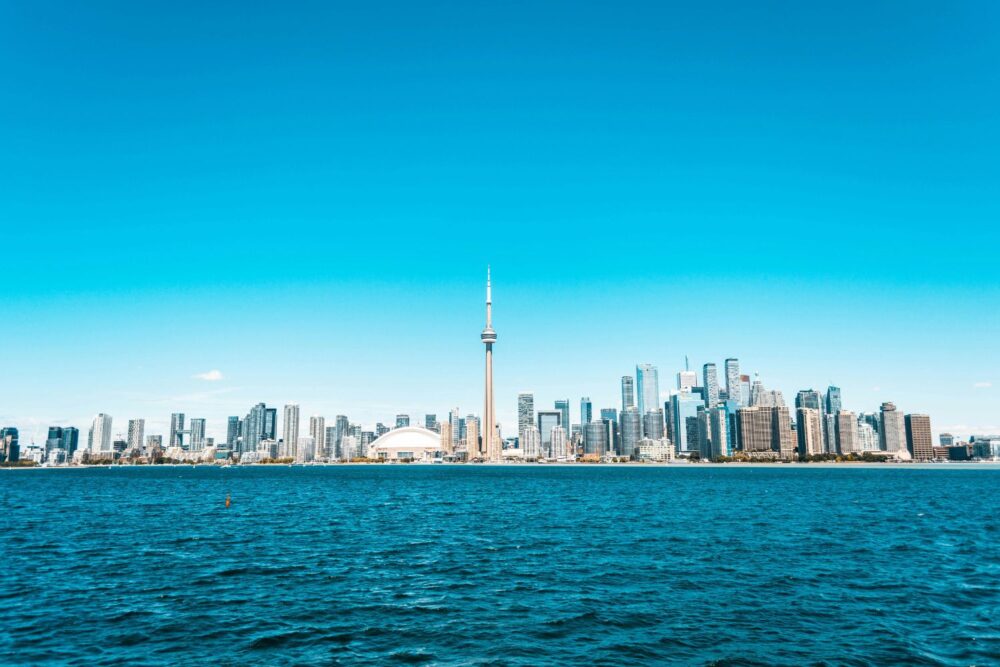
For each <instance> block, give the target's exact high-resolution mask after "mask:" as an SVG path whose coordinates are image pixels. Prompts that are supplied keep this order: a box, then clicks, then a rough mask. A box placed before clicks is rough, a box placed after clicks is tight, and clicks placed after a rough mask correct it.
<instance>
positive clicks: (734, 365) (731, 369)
mask: <svg viewBox="0 0 1000 667" xmlns="http://www.w3.org/2000/svg"><path fill="white" fill-rule="evenodd" d="M725 369H726V396H727V397H728V398H729V400H731V401H736V405H737V407H743V406H744V405H746V399H745V397H744V396H743V392H742V390H741V388H740V360H739V359H736V358H733V357H730V358H729V359H726V362H725Z"/></svg>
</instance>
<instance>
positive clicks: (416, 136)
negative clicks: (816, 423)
mask: <svg viewBox="0 0 1000 667" xmlns="http://www.w3.org/2000/svg"><path fill="white" fill-rule="evenodd" d="M291 4H292V3H283V2H274V3H266V2H261V3H238V2H233V3H184V2H149V3H146V2H143V3H135V2H121V3H100V2H97V3H87V5H92V6H85V5H84V4H82V3H72V2H65V3H60V2H44V1H38V2H35V1H32V2H27V1H22V2H6V3H3V4H0V60H2V62H3V63H4V64H5V65H4V68H3V77H2V86H0V127H2V131H0V248H2V252H3V260H2V265H0V266H2V271H0V281H2V291H0V305H2V319H3V324H2V326H0V362H2V363H0V421H2V422H3V423H4V425H15V426H19V427H20V428H21V429H22V433H23V437H24V440H25V442H26V441H27V440H28V439H30V437H31V435H33V434H34V435H35V437H36V438H37V439H38V440H42V439H44V428H45V427H46V426H48V425H49V424H50V423H55V424H65V423H72V424H75V425H78V426H80V427H81V428H86V427H87V426H88V425H89V422H90V419H91V418H92V416H93V414H95V413H97V412H99V411H105V412H109V413H110V414H112V415H113V416H114V418H115V424H116V430H122V431H124V430H125V421H126V420H127V419H128V418H130V417H138V416H141V417H145V418H146V419H147V423H148V427H147V432H162V431H163V430H164V429H165V423H166V422H167V420H168V418H169V413H170V412H171V411H184V412H186V413H187V414H188V415H191V416H204V417H207V418H208V419H209V435H216V436H219V435H221V434H224V427H225V424H224V418H225V416H226V415H229V414H239V415H243V414H245V413H246V411H247V410H248V409H249V407H250V406H251V405H252V404H253V403H255V402H257V401H265V402H267V403H268V404H276V405H279V406H280V405H281V404H283V403H285V402H288V401H296V402H299V403H300V404H301V406H302V413H303V415H304V416H305V415H309V414H314V413H319V414H323V415H325V416H327V417H328V418H332V417H333V416H334V415H335V414H337V413H346V414H348V415H350V416H351V417H352V418H353V419H355V420H357V421H362V422H363V423H365V424H366V425H371V424H373V423H374V421H375V420H376V419H381V420H384V421H387V422H388V421H389V420H391V419H392V417H393V415H394V414H395V413H396V412H413V413H419V414H422V413H423V412H425V411H433V412H437V413H438V414H439V415H441V414H444V413H445V412H446V411H447V410H448V409H449V408H450V407H453V406H456V405H458V406H460V407H461V409H462V412H463V414H464V413H466V412H471V411H475V412H477V413H478V412H480V411H481V409H482V408H481V405H482V353H483V351H482V345H481V344H480V343H479V342H478V336H479V331H480V329H481V328H482V319H483V307H482V298H483V286H482V282H483V278H484V273H485V266H486V264H487V262H490V263H492V265H493V271H494V278H495V324H496V328H497V330H498V332H499V342H498V344H497V347H496V361H495V363H496V387H497V395H498V406H497V407H498V412H499V417H500V419H501V421H502V422H504V424H505V426H507V428H506V429H505V430H506V433H507V434H511V433H512V431H513V429H512V428H510V425H511V424H512V422H513V421H514V419H515V417H514V415H515V408H516V406H515V396H516V393H517V391H519V390H525V389H527V390H534V391H535V393H536V404H537V405H540V406H542V405H550V404H551V401H553V400H554V399H556V398H562V397H568V398H570V399H571V400H572V402H573V405H574V408H573V414H574V420H575V419H576V418H577V417H578V413H577V409H578V405H579V403H578V401H579V398H580V396H582V395H589V396H590V397H591V398H593V400H594V403H595V406H594V407H595V412H596V410H597V409H598V408H600V407H604V406H612V405H614V406H617V404H618V395H619V394H618V387H619V385H618V382H619V378H620V376H621V375H623V374H625V373H630V372H634V367H635V364H636V363H637V362H651V363H655V364H657V365H658V366H659V367H660V370H661V386H662V389H663V390H664V391H666V390H667V389H669V388H670V387H671V386H672V375H673V373H675V372H676V371H677V370H678V369H679V368H680V367H681V366H682V365H683V360H684V355H685V354H688V355H690V357H691V360H692V363H693V364H698V365H699V366H700V364H702V363H704V362H706V361H716V362H717V363H720V364H721V362H722V360H723V359H724V358H725V357H727V356H738V357H740V359H741V360H742V362H743V366H744V369H745V370H746V371H747V372H752V371H754V370H758V371H760V373H761V377H762V379H763V381H764V382H765V384H766V385H767V386H769V387H775V388H779V389H782V390H783V391H784V392H785V395H786V397H787V398H792V397H793V396H794V392H795V391H796V390H797V389H800V388H805V387H816V388H821V387H825V386H826V385H827V384H830V383H834V384H838V385H840V386H841V387H842V388H843V393H844V401H845V405H846V407H847V408H849V409H853V410H875V409H877V407H878V405H879V403H880V402H881V401H883V400H894V401H895V402H896V403H897V404H898V405H900V407H901V408H902V409H904V410H906V411H912V412H928V413H930V414H931V416H932V423H933V426H934V430H935V431H941V430H946V429H951V430H956V431H958V432H960V433H962V434H966V433H968V432H970V431H973V430H994V431H997V430H1000V403H998V395H1000V394H998V392H1000V358H998V353H997V341H998V340H1000V319H998V314H997V313H998V306H1000V279H998V275H1000V274H998V269H997V259H996V258H997V252H998V246H1000V243H998V242H1000V232H998V231H997V223H998V221H1000V185H998V184H1000V164H998V155H1000V121H998V115H997V114H998V109H1000V5H998V4H997V3H994V2H987V1H984V2H954V3H944V2H935V3H927V2H884V3H870V2H846V3H845V2H830V3H802V2H785V3H777V2H775V3H745V2H731V3H678V4H677V5H675V6H674V5H672V4H671V3H664V2H650V3H622V2H613V3H612V2H607V3H593V2H566V3H558V2H547V3H520V2H506V3H500V2H495V3H468V2H436V3H412V2H393V3H387V2H369V1H366V2H356V3H336V2H323V3H315V4H312V5H310V4H309V3H295V4H296V5H297V6H296V7H295V8H294V9H293V8H292V7H291ZM209 5H211V6H209ZM690 5H699V6H698V7H696V8H695V7H691V6H690ZM213 369H217V370H219V371H220V372H221V374H222V379H221V380H216V381H206V380H199V379H196V378H195V377H193V376H195V375H197V374H199V373H205V372H207V371H210V370H213Z"/></svg>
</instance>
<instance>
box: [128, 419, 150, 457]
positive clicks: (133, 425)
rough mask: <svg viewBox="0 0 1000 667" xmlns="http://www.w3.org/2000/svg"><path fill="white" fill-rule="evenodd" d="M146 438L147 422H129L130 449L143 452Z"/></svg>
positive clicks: (140, 420) (137, 420)
mask: <svg viewBox="0 0 1000 667" xmlns="http://www.w3.org/2000/svg"><path fill="white" fill-rule="evenodd" d="M145 438H146V420H145V419H130V420H128V448H129V449H136V450H140V451H141V450H142V445H143V442H145Z"/></svg>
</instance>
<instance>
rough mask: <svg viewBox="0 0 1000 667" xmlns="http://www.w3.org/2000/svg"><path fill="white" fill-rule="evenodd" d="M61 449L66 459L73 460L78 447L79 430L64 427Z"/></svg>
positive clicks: (73, 427)
mask: <svg viewBox="0 0 1000 667" xmlns="http://www.w3.org/2000/svg"><path fill="white" fill-rule="evenodd" d="M61 447H62V449H63V451H65V452H66V458H67V459H71V458H73V454H74V453H76V450H77V449H78V448H79V447H80V429H78V428H76V427H75V426H64V427H63V430H62V445H61Z"/></svg>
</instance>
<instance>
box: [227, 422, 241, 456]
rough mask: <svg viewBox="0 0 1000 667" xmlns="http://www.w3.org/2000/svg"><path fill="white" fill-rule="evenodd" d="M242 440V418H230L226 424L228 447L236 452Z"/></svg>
mask: <svg viewBox="0 0 1000 667" xmlns="http://www.w3.org/2000/svg"><path fill="white" fill-rule="evenodd" d="M239 439H240V418H239V417H230V418H229V421H228V422H226V447H228V448H229V450H230V451H233V452H235V451H236V450H237V445H238V444H239Z"/></svg>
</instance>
